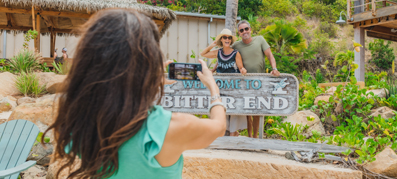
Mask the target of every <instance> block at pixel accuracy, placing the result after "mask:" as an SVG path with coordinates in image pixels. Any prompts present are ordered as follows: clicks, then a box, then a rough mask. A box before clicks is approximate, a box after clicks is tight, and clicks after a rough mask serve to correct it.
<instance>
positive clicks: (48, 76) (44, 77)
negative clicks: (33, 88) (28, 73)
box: [35, 72, 56, 86]
mask: <svg viewBox="0 0 397 179" xmlns="http://www.w3.org/2000/svg"><path fill="white" fill-rule="evenodd" d="M35 74H36V76H37V78H38V79H39V85H40V86H46V85H47V84H48V83H49V82H50V81H52V80H53V79H54V78H55V76H56V74H55V73H53V72H39V73H35Z"/></svg>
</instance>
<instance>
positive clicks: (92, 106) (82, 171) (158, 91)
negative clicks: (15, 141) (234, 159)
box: [43, 9, 226, 179]
mask: <svg viewBox="0 0 397 179" xmlns="http://www.w3.org/2000/svg"><path fill="white" fill-rule="evenodd" d="M83 29H84V30H83V32H82V35H81V39H80V41H79V43H78V46H77V48H76V49H77V51H76V55H75V57H74V59H73V64H72V67H71V70H70V72H69V75H68V76H67V78H66V80H65V86H64V89H63V90H62V91H61V96H60V98H59V108H58V109H57V112H58V113H57V114H58V115H57V116H56V119H55V122H54V123H53V124H52V125H51V126H50V127H49V129H48V130H47V131H46V132H48V131H49V130H54V135H55V141H56V143H57V145H56V148H55V159H56V160H57V159H65V160H66V162H67V163H66V164H65V165H63V166H62V168H61V170H62V169H64V168H66V167H69V166H71V165H72V164H73V162H74V161H75V158H76V156H78V157H79V158H80V159H81V166H79V168H78V169H77V170H76V171H74V172H72V173H70V175H69V177H68V178H120V179H121V178H182V168H183V156H182V152H183V151H185V150H189V149H201V148H205V147H207V146H208V145H209V144H211V143H212V142H213V141H214V140H215V139H216V138H217V137H220V136H223V134H224V133H225V129H226V120H225V108H224V106H223V104H222V103H221V100H220V97H219V88H218V86H217V85H216V83H215V81H214V78H213V76H212V73H211V71H210V70H209V69H208V68H207V66H206V65H205V63H204V62H203V61H200V63H201V64H202V65H203V70H202V73H201V72H198V76H199V78H200V80H201V82H202V83H203V84H204V85H205V86H206V87H207V88H208V89H209V90H210V92H211V96H212V99H211V101H210V103H211V105H210V107H209V110H210V118H209V119H199V118H197V117H195V116H194V115H190V114H182V113H171V112H169V111H166V110H164V109H163V108H162V107H161V106H159V104H160V99H161V97H162V95H163V87H164V84H165V81H166V80H165V79H164V78H163V77H164V66H163V55H162V53H161V50H160V46H159V40H160V35H159V32H158V29H157V26H156V25H155V24H154V23H153V21H152V20H151V19H150V18H149V17H147V16H145V15H142V14H140V13H137V12H136V11H132V10H126V9H110V10H103V11H99V12H97V13H96V14H95V15H93V16H92V17H91V18H90V20H89V21H88V22H87V23H86V24H85V27H84V28H83ZM43 136H44V135H43ZM61 170H59V171H58V174H59V172H60V171H61Z"/></svg>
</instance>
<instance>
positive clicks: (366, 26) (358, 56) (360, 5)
mask: <svg viewBox="0 0 397 179" xmlns="http://www.w3.org/2000/svg"><path fill="white" fill-rule="evenodd" d="M347 22H348V23H349V24H351V25H353V26H354V40H355V41H356V42H358V43H360V44H362V45H363V46H364V45H365V33H366V34H367V36H368V37H373V38H378V39H385V40H390V41H396V42H397V1H396V0H394V1H393V0H347ZM364 47H365V46H364ZM363 49H364V48H363ZM354 53H355V54H354V62H355V63H357V64H358V65H359V68H358V69H357V70H356V73H355V76H356V78H357V81H364V79H365V76H364V74H365V53H364V50H361V51H360V52H356V51H355V52H354Z"/></svg>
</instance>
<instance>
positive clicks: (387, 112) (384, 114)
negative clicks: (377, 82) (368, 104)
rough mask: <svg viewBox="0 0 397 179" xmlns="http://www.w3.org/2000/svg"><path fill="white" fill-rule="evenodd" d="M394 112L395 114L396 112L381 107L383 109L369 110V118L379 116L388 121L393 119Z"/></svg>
mask: <svg viewBox="0 0 397 179" xmlns="http://www.w3.org/2000/svg"><path fill="white" fill-rule="evenodd" d="M395 112H397V111H395V110H393V109H390V108H388V107H386V106H383V107H380V108H377V109H373V110H371V114H370V116H372V117H378V116H379V115H380V116H381V117H382V118H385V119H389V118H393V117H394V116H395V115H396V114H395Z"/></svg>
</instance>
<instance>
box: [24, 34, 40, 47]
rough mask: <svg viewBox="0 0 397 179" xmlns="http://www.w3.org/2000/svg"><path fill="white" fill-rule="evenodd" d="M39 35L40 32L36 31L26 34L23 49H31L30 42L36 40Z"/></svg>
mask: <svg viewBox="0 0 397 179" xmlns="http://www.w3.org/2000/svg"><path fill="white" fill-rule="evenodd" d="M37 35H38V32H37V31H36V30H28V32H26V34H25V35H24V42H23V48H25V49H27V48H28V47H29V44H28V43H29V42H30V40H32V39H35V38H36V37H37Z"/></svg>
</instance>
